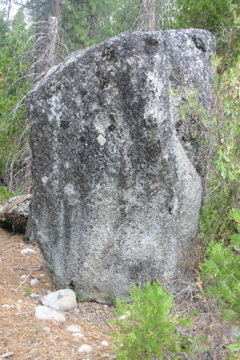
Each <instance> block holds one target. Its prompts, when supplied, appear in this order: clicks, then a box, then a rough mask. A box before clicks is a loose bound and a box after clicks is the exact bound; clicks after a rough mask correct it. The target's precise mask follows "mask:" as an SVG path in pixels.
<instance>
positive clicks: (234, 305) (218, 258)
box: [201, 209, 240, 321]
mask: <svg viewBox="0 0 240 360" xmlns="http://www.w3.org/2000/svg"><path fill="white" fill-rule="evenodd" d="M230 219H231V220H234V221H235V222H236V223H237V225H236V231H237V232H236V233H235V234H234V235H232V236H231V237H230V245H229V246H227V245H225V244H224V243H223V242H221V243H217V242H213V241H212V242H211V243H210V245H209V247H208V249H207V259H206V260H205V261H204V263H203V264H202V265H201V274H202V278H203V280H205V281H206V282H207V286H206V293H207V294H208V295H210V296H213V297H214V298H215V299H216V300H217V302H218V303H219V305H220V307H221V309H222V311H223V315H224V318H226V319H233V320H236V321H240V301H239V299H240V232H239V230H240V210H239V209H235V210H233V211H231V213H230Z"/></svg>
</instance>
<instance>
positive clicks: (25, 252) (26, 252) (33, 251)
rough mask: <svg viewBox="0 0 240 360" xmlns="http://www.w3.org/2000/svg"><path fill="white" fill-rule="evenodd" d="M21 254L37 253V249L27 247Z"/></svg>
mask: <svg viewBox="0 0 240 360" xmlns="http://www.w3.org/2000/svg"><path fill="white" fill-rule="evenodd" d="M21 254H22V255H36V251H35V250H33V249H29V248H26V249H23V250H21Z"/></svg>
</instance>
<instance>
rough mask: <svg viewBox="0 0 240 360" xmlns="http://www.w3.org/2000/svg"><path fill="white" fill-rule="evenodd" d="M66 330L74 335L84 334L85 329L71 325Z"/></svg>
mask: <svg viewBox="0 0 240 360" xmlns="http://www.w3.org/2000/svg"><path fill="white" fill-rule="evenodd" d="M66 330H67V331H69V332H72V333H82V334H83V332H84V330H83V328H81V326H79V325H69V326H67V327H66Z"/></svg>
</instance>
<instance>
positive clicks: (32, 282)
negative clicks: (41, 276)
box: [30, 278, 40, 286]
mask: <svg viewBox="0 0 240 360" xmlns="http://www.w3.org/2000/svg"><path fill="white" fill-rule="evenodd" d="M39 282H40V281H39V280H38V279H37V278H34V279H32V280H31V281H30V285H31V286H36V285H37V284H39Z"/></svg>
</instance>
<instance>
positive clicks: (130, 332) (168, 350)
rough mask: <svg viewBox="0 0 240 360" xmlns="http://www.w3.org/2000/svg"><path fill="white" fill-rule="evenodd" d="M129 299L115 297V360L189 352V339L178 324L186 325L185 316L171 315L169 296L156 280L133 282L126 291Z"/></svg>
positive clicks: (147, 359) (179, 356) (145, 359)
mask: <svg viewBox="0 0 240 360" xmlns="http://www.w3.org/2000/svg"><path fill="white" fill-rule="evenodd" d="M130 295H131V301H132V303H131V304H129V303H126V302H123V301H117V305H116V312H117V314H118V316H119V315H121V316H120V317H118V319H117V320H116V321H115V322H116V324H117V325H118V327H119V329H120V330H119V332H117V333H114V334H113V337H114V338H115V339H116V345H115V351H116V353H117V357H116V359H117V360H129V359H131V360H139V359H143V360H150V359H155V358H157V359H158V360H161V359H175V360H177V359H182V356H183V353H185V354H186V353H189V352H190V348H191V342H190V339H189V338H188V337H187V336H184V335H183V334H181V333H180V332H179V331H178V330H177V327H178V326H188V325H189V323H190V322H189V320H187V319H185V318H180V317H178V316H173V315H171V314H170V310H171V308H172V306H173V297H172V295H171V294H170V293H168V292H167V291H165V290H164V289H163V287H161V286H160V285H159V284H158V282H154V283H149V282H148V283H146V284H145V285H144V286H143V287H138V286H136V285H134V286H133V288H132V289H131V291H130Z"/></svg>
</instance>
